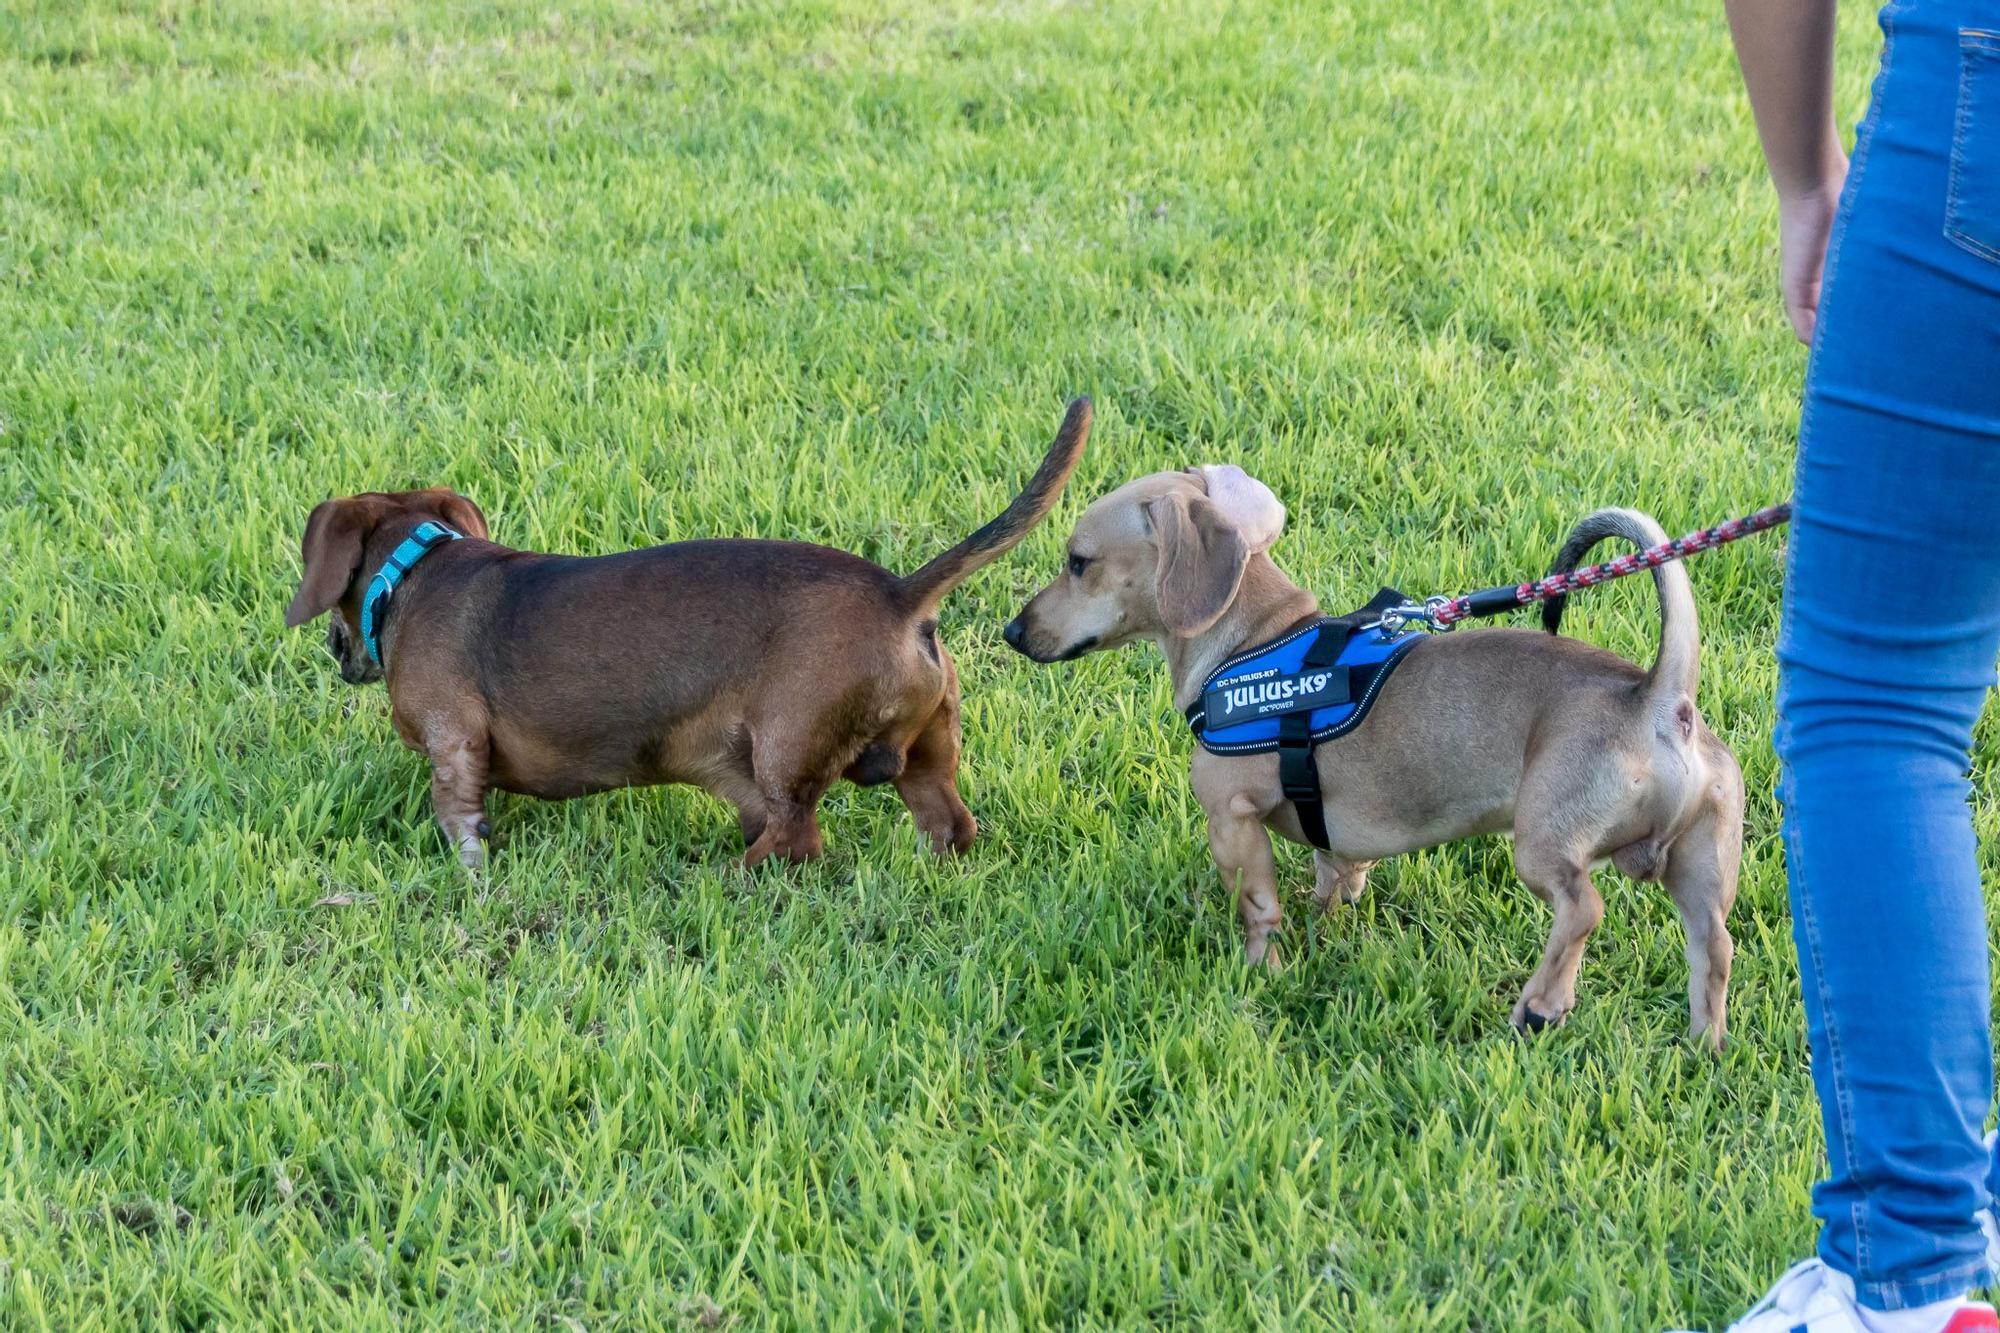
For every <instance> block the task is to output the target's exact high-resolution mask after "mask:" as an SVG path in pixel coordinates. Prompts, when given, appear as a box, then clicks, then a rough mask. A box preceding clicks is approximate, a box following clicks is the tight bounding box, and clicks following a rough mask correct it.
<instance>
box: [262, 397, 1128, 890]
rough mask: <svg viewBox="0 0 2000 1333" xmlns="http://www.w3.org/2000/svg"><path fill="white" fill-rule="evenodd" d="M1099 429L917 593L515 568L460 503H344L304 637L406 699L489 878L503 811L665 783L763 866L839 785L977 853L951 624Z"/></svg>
mask: <svg viewBox="0 0 2000 1333" xmlns="http://www.w3.org/2000/svg"><path fill="white" fill-rule="evenodd" d="M1090 421H1091V408H1090V400H1089V399H1087V398H1078V399H1077V400H1076V401H1075V402H1073V403H1071V404H1070V406H1069V410H1068V413H1067V415H1066V416H1065V417H1064V419H1063V423H1062V427H1061V429H1060V430H1059V431H1058V432H1057V434H1056V437H1055V442H1054V443H1053V444H1052V445H1051V446H1050V447H1049V450H1048V453H1047V455H1046V456H1045V457H1044V458H1043V460H1042V463H1041V466H1040V468H1039V469H1038V470H1037V471H1036V472H1035V474H1034V476H1033V478H1032V479H1031V480H1030V481H1029V482H1028V485H1027V487H1026V489H1024V490H1023V491H1022V492H1021V493H1020V494H1019V495H1018V496H1016V497H1015V499H1014V500H1013V502H1012V503H1011V504H1009V505H1008V506H1007V508H1006V510H1005V512H1003V513H1002V514H1001V515H1000V516H999V517H998V518H996V519H994V520H993V521H992V522H990V523H988V524H987V525H986V526H985V527H983V528H981V529H979V530H978V531H977V532H975V533H973V534H972V535H971V536H970V537H968V538H966V539H965V540H964V541H962V542H960V543H958V545H956V546H954V547H952V548H951V549H950V550H948V551H946V552H944V553H943V554H942V555H939V556H938V557H937V558H936V559H934V560H932V561H930V562H929V563H928V564H926V565H924V566H923V567H922V568H921V569H919V570H917V571H916V572H915V573H913V574H910V575H908V576H906V577H900V578H899V577H897V576H896V575H895V574H892V573H890V572H889V571H888V570H886V569H883V568H881V567H880V566H878V565H875V564H872V563H870V562H869V561H866V560H863V559H861V558H860V557H858V556H854V555H849V554H848V553H846V552H844V551H838V550H833V549H830V548H827V547H823V546H812V545H807V544H804V543H799V542H783V541H752V540H717V541H688V542H677V543H674V544H672V545H667V546H655V547H652V548H649V549H646V550H638V551H627V552H624V553H621V554H617V555H607V556H597V557H590V558H585V557H576V556H560V555H541V554H536V553H532V552H528V551H517V550H511V549H509V548H507V547H505V546H501V545H499V544H497V543H495V542H493V541H491V540H490V539H489V536H488V532H487V526H486V519H485V516H484V515H483V514H481V513H480V511H479V509H478V507H477V506H476V505H474V504H473V503H472V502H471V501H470V500H468V499H466V498H465V497H464V496H462V495H458V494H455V493H453V492H451V491H448V490H422V491H405V492H401V493H398V494H383V493H369V494H363V495H354V496H349V497H347V498H345V499H336V500H327V501H325V502H323V503H321V504H320V505H318V506H317V507H316V508H314V509H313V511H312V513H311V515H310V517H309V518H308V519H307V520H306V528H305V536H304V539H303V541H302V543H301V550H302V555H303V558H304V564H305V572H304V577H303V579H302V581H301V582H300V584H299V589H298V594H297V596H295V597H294V598H293V599H292V602H291V606H290V608H289V609H288V610H287V611H286V613H285V624H286V625H287V626H288V627H297V626H299V625H302V624H304V623H305V622H306V621H308V620H312V619H314V618H316V617H318V616H320V615H322V614H326V613H328V612H331V613H332V614H331V617H330V619H329V623H328V626H327V638H326V646H327V651H328V652H329V653H331V654H332V656H333V658H334V660H335V661H336V662H338V663H339V665H340V675H341V678H342V679H343V680H345V681H347V682H349V683H350V684H362V683H365V682H368V681H372V680H378V679H379V680H384V681H386V682H387V684H388V690H389V699H390V704H391V710H392V717H393V721H394V724H395V728H396V731H397V734H398V735H399V736H400V737H401V738H402V740H403V742H404V744H406V745H408V746H409V747H410V748H411V749H414V750H416V751H418V752H419V753H421V754H423V755H425V756H427V757H428V758H429V759H430V762H431V802H432V805H433V807H434V809H435V811H436V814H437V820H438V823H439V825H440V826H441V827H442V828H443V830H444V834H445V837H446V839H447V840H448V841H449V842H450V843H451V844H452V846H453V847H455V848H456V849H457V851H458V854H459V857H460V859H461V860H462V861H463V862H464V863H465V865H466V866H467V867H468V868H471V869H474V870H477V869H478V868H479V867H480V866H481V865H482V864H483V863H484V860H485V842H486V840H487V839H488V837H489V835H490V831H491V830H490V827H489V825H488V822H487V818H486V794H487V792H488V791H489V790H492V789H496V788H497V789H499V790H502V791H511V792H521V793H525V794H527V795H530V796H537V797H542V798H545V799H551V800H560V799H564V798H568V797H573V796H581V795H585V794H587V793H591V792H600V791H606V790H610V789H612V788H617V787H632V786H644V785H651V784H655V783H663V782H685V783H692V784H694V785H696V786H699V787H703V788H705V789H707V790H708V791H710V792H713V793H714V794H715V795H717V796H719V797H721V798H722V799H723V800H725V801H729V802H731V803H732V804H733V805H734V806H735V807H736V811H737V820H738V824H739V826H740V828H741V830H742V834H743V840H744V843H745V846H746V847H747V849H748V850H747V854H746V856H745V861H746V863H747V864H748V865H751V866H755V865H758V864H759V863H761V862H763V861H765V860H766V859H768V858H770V857H773V856H776V857H781V858H784V859H786V860H790V861H806V860H810V859H811V858H813V857H816V856H818V855H820V853H821V851H822V850H823V842H822V839H821V836H820V830H819V824H818V819H817V814H816V811H817V807H818V804H819V801H820V797H821V796H822V795H823V794H824V793H825V792H826V790H827V788H828V787H830V786H831V785H832V784H833V782H834V781H835V780H836V779H838V778H841V777H843V776H844V777H846V778H848V779H849V780H851V781H853V782H855V783H858V784H861V785H863V786H872V785H875V784H878V783H884V782H893V783H894V784H895V785H896V790H897V792H898V793H899V794H900V795H901V797H902V799H903V802H904V804H905V805H907V806H908V807H909V810H910V813H911V815H912V816H913V817H914V818H915V820H916V823H917V827H918V829H919V830H920V831H921V832H922V833H923V835H924V836H925V837H926V838H927V839H928V840H929V843H930V846H931V848H932V850H933V851H935V852H937V853H939V854H944V853H947V852H963V851H965V850H966V849H967V848H968V847H970V846H971V844H972V840H973V837H974V835H975V834H976V833H977V831H978V824H977V822H976V821H975V820H974V819H973V817H972V814H971V812H970V811H968V810H967V809H966V807H965V803H964V801H963V800H961V799H960V796H959V792H958V785H957V770H958V759H959V749H960V732H959V693H958V673H957V669H956V667H955V666H954V664H953V662H952V659H951V656H950V654H949V653H947V652H946V651H945V649H944V644H943V643H942V642H941V641H940V640H939V638H938V632H937V611H938V606H939V603H940V602H942V601H943V600H944V598H945V596H946V595H947V594H948V593H950V592H951V590H952V589H953V588H956V587H957V586H958V585H959V584H960V583H962V582H963V581H964V580H965V579H966V578H968V577H969V576H970V575H972V574H973V573H974V572H975V571H977V570H978V569H980V568H981V567H983V566H985V565H987V564H989V563H990V562H992V561H994V560H996V559H998V558H999V557H1000V556H1001V555H1003V554H1005V553H1006V552H1007V551H1008V550H1010V549H1012V548H1013V547H1014V545H1015V544H1016V543H1018V542H1019V541H1020V540H1021V539H1022V538H1023V537H1025V536H1026V535H1027V534H1028V532H1029V531H1030V530H1032V529H1033V528H1034V526H1035V525H1036V524H1037V523H1039V522H1040V521H1041V520H1042V519H1043V518H1044V517H1045V516H1046V515H1047V514H1048V512H1049V510H1050V509H1051V508H1053V507H1054V505H1055V503H1056V499H1057V497H1058V496H1059V495H1060V494H1061V493H1062V489H1063V486H1064V484H1065V483H1066V482H1067V481H1068V480H1069V475H1070V472H1071V471H1072V470H1073V469H1074V468H1075V467H1076V463H1077V459H1078V458H1079V457H1080V456H1081V455H1082V453H1083V447H1084V442H1085V441H1086V439H1088V437H1089V434H1090ZM426 541H435V543H436V544H435V545H432V546H430V547H429V548H428V549H427V550H422V551H416V547H418V546H421V545H422V544H423V543H424V542H426ZM413 551H414V552H415V554H414V556H412V554H411V552H413ZM398 578H400V582H398ZM384 585H387V591H380V589H382V587H383V586H384ZM371 632H372V634H373V635H374V636H375V637H374V638H373V639H372V640H371V638H370V634H371Z"/></svg>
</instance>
